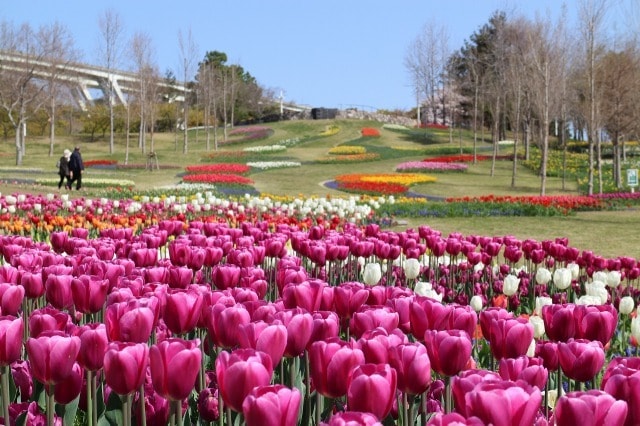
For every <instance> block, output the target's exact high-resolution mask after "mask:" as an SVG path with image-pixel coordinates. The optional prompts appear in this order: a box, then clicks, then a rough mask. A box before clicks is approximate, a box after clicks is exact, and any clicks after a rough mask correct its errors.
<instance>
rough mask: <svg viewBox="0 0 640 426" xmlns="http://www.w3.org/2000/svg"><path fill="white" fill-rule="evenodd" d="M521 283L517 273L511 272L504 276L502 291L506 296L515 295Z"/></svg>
mask: <svg viewBox="0 0 640 426" xmlns="http://www.w3.org/2000/svg"><path fill="white" fill-rule="evenodd" d="M519 285H520V278H518V277H516V276H515V275H512V274H509V275H507V276H506V277H504V282H503V283H502V292H503V293H504V295H505V296H509V297H511V296H513V295H514V294H516V292H517V291H518V286H519Z"/></svg>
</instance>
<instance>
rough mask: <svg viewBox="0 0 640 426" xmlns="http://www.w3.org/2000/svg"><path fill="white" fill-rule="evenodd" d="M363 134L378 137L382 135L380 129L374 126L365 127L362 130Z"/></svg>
mask: <svg viewBox="0 0 640 426" xmlns="http://www.w3.org/2000/svg"><path fill="white" fill-rule="evenodd" d="M361 133H362V136H365V137H366V136H370V137H378V136H380V130H378V129H374V128H373V127H363V128H362V130H361Z"/></svg>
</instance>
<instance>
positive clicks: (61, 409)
mask: <svg viewBox="0 0 640 426" xmlns="http://www.w3.org/2000/svg"><path fill="white" fill-rule="evenodd" d="M79 402H80V395H78V396H77V397H76V399H74V400H73V401H71V402H70V403H68V404H66V405H62V404H56V414H57V415H58V416H60V417H62V418H64V424H65V425H72V424H73V423H74V421H75V419H76V413H77V412H78V404H79Z"/></svg>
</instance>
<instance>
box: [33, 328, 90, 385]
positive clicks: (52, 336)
mask: <svg viewBox="0 0 640 426" xmlns="http://www.w3.org/2000/svg"><path fill="white" fill-rule="evenodd" d="M26 347H27V355H28V356H29V366H30V368H31V374H32V375H33V377H35V378H36V379H37V380H38V381H39V382H41V383H43V384H44V385H46V386H49V385H55V384H56V383H60V382H62V381H63V380H64V379H66V378H67V377H68V376H69V375H70V374H71V372H72V369H73V365H74V364H75V362H76V357H77V356H78V352H79V351H80V338H79V337H77V336H71V337H68V336H65V335H63V334H62V333H61V332H55V331H46V332H44V333H42V334H40V336H38V337H37V338H33V337H30V338H29V339H27V344H26Z"/></svg>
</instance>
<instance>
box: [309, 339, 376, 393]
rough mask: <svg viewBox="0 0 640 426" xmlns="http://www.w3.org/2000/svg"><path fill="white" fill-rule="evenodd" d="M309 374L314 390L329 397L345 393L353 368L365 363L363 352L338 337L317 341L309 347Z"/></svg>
mask: <svg viewBox="0 0 640 426" xmlns="http://www.w3.org/2000/svg"><path fill="white" fill-rule="evenodd" d="M309 361H310V364H311V369H310V376H311V379H312V380H313V384H314V385H315V387H316V391H317V392H319V393H320V394H322V395H324V396H327V397H329V398H337V397H340V396H343V395H345V394H346V393H347V384H348V382H349V377H350V376H351V373H352V372H353V368H354V367H356V366H358V365H360V364H364V363H365V358H364V354H363V353H362V351H361V350H360V349H357V348H355V347H354V345H353V344H352V343H349V342H345V341H343V340H340V339H339V338H333V339H329V340H327V341H318V342H314V343H312V344H311V347H310V348H309Z"/></svg>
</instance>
